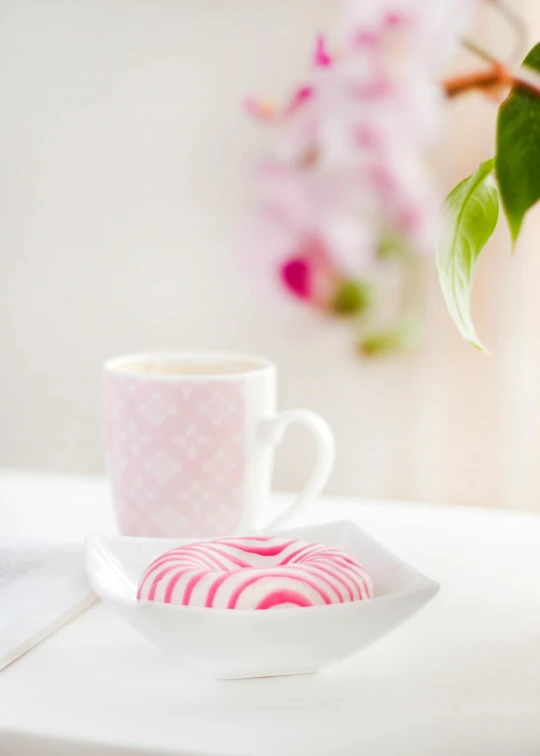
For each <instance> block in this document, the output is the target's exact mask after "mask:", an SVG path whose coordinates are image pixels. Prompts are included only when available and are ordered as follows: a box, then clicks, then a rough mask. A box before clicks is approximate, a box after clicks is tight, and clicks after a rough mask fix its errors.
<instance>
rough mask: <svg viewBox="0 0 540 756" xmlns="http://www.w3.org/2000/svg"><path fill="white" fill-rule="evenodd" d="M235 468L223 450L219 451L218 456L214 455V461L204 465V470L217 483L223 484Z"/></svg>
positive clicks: (211, 460)
mask: <svg viewBox="0 0 540 756" xmlns="http://www.w3.org/2000/svg"><path fill="white" fill-rule="evenodd" d="M234 468H235V464H234V462H233V461H232V460H231V459H230V457H228V456H227V454H225V452H224V451H223V450H220V451H218V453H217V454H214V456H213V457H212V459H210V460H209V461H208V462H206V464H204V465H203V470H204V471H205V472H206V473H208V475H210V477H211V478H212V479H213V480H215V481H216V483H222V482H223V481H224V480H225V479H226V478H228V477H229V475H230V474H231V472H232V471H233V470H234Z"/></svg>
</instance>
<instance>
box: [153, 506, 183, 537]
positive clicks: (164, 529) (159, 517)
mask: <svg viewBox="0 0 540 756" xmlns="http://www.w3.org/2000/svg"><path fill="white" fill-rule="evenodd" d="M151 519H152V522H153V523H154V525H157V526H158V528H159V532H160V534H161V535H164V536H166V535H167V534H168V533H171V532H174V531H175V530H176V529H178V528H185V526H186V525H187V523H188V518H187V517H186V516H185V515H184V514H181V513H180V512H179V511H178V510H177V509H175V508H174V507H171V506H170V505H167V506H166V507H162V508H161V509H159V510H158V511H157V512H155V513H154V514H153V515H152V518H151Z"/></svg>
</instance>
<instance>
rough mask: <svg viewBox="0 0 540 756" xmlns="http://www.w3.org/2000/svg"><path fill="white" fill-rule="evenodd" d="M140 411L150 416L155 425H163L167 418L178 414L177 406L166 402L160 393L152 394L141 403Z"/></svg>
mask: <svg viewBox="0 0 540 756" xmlns="http://www.w3.org/2000/svg"><path fill="white" fill-rule="evenodd" d="M139 412H142V413H143V415H146V417H148V418H150V420H151V421H152V423H153V424H154V425H163V423H164V422H165V420H167V418H169V417H171V416H172V415H176V407H175V406H174V405H173V404H169V402H166V401H165V400H164V399H163V397H162V396H160V394H157V393H156V394H152V395H151V396H150V397H149V398H148V399H147V400H146V401H145V402H143V403H142V404H140V405H139Z"/></svg>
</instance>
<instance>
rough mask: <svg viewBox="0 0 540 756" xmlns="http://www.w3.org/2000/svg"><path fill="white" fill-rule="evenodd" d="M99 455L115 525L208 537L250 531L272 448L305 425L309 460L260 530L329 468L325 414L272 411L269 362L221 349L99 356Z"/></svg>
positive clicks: (306, 496)
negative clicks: (312, 448)
mask: <svg viewBox="0 0 540 756" xmlns="http://www.w3.org/2000/svg"><path fill="white" fill-rule="evenodd" d="M104 370H105V376H104V392H105V396H104V400H105V430H106V441H107V464H108V470H109V476H110V481H111V485H112V492H113V499H114V503H115V508H116V515H117V520H118V524H119V527H120V531H121V532H122V533H125V534H127V535H137V536H158V537H161V536H163V537H167V536H178V537H190V536H201V537H214V536H223V535H233V534H235V533H247V532H253V531H254V530H255V529H256V521H257V515H258V513H259V510H260V507H261V504H262V503H263V502H264V501H265V499H266V498H267V496H268V494H269V492H270V483H271V474H272V462H273V455H274V447H275V446H276V444H277V443H278V442H279V441H280V440H281V438H282V436H283V433H284V431H285V429H286V428H287V426H288V425H290V424H291V423H301V424H303V425H305V426H306V427H307V428H308V429H309V430H310V431H311V432H312V434H313V436H314V438H315V441H316V445H317V452H318V454H317V461H316V465H315V469H314V471H313V473H312V475H311V477H310V479H309V480H308V483H307V485H306V487H305V488H304V490H303V491H302V493H301V494H300V495H299V496H298V498H297V499H296V501H295V502H294V503H293V504H292V505H291V506H290V507H289V508H288V509H287V510H286V511H285V512H284V513H283V514H281V515H279V516H278V517H276V518H275V519H274V520H273V521H272V522H271V523H270V524H267V525H266V526H265V530H268V529H271V528H276V527H279V526H280V525H281V524H282V523H283V522H284V521H285V520H287V519H289V517H291V516H292V515H293V514H295V513H296V512H297V511H298V510H299V509H300V508H301V507H302V506H303V505H304V504H305V503H307V502H308V501H310V500H312V499H313V498H315V497H316V496H317V495H318V494H319V493H320V491H321V490H322V488H323V486H324V485H325V483H326V481H327V479H328V476H329V475H330V472H331V470H332V465H333V460H334V442H333V437H332V433H331V431H330V429H329V427H328V425H327V424H326V422H325V421H324V420H323V419H322V418H321V417H319V416H318V415H316V414H314V413H313V412H308V411H306V410H290V411H287V412H278V413H276V408H275V407H276V367H275V365H274V364H273V363H272V362H270V361H269V360H266V359H264V358H262V357H256V356H252V355H243V354H230V353H226V352H200V353H198V352H193V353H149V354H136V355H129V356H125V357H117V358H115V359H112V360H109V361H108V362H107V363H106V364H105V369H104Z"/></svg>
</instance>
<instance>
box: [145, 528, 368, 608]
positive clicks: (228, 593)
mask: <svg viewBox="0 0 540 756" xmlns="http://www.w3.org/2000/svg"><path fill="white" fill-rule="evenodd" d="M372 596H373V584H372V581H371V578H370V576H369V575H368V573H367V572H366V570H365V569H364V568H363V567H362V566H361V565H360V564H359V563H358V562H357V561H356V560H355V559H353V558H352V557H350V556H349V555H348V554H346V553H345V552H344V551H341V550H340V549H337V548H333V547H330V546H323V545H320V544H315V543H306V542H305V541H298V540H291V539H285V538H277V537H272V536H250V537H245V538H219V539H216V540H212V541H200V542H197V543H190V544H186V545H184V546H180V547H178V548H176V549H173V550H172V551H168V552H167V553H166V554H163V555H162V556H160V557H158V558H157V559H155V560H154V561H153V562H152V563H151V564H150V565H149V567H148V568H147V569H146V571H145V572H144V574H143V576H142V578H141V581H140V584H139V589H138V592H137V598H138V599H140V600H143V601H160V602H163V603H165V604H178V605H181V606H196V607H208V608H211V607H215V608H218V609H279V608H284V607H305V606H322V605H324V604H339V603H343V602H346V601H360V600H363V599H369V598H371V597H372Z"/></svg>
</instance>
